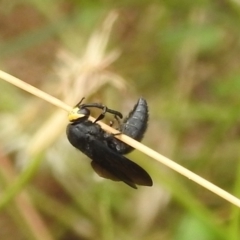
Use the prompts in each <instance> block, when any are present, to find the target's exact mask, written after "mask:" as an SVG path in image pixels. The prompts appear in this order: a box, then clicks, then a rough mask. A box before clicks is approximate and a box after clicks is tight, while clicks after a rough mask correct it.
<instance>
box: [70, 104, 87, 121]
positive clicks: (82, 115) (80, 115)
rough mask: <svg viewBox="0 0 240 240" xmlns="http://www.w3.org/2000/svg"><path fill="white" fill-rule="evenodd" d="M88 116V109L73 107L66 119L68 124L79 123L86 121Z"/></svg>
mask: <svg viewBox="0 0 240 240" xmlns="http://www.w3.org/2000/svg"><path fill="white" fill-rule="evenodd" d="M89 116H90V110H89V109H87V108H81V107H75V108H73V109H72V110H71V111H70V112H69V114H68V119H69V121H70V122H79V121H84V120H86V119H88V117H89Z"/></svg>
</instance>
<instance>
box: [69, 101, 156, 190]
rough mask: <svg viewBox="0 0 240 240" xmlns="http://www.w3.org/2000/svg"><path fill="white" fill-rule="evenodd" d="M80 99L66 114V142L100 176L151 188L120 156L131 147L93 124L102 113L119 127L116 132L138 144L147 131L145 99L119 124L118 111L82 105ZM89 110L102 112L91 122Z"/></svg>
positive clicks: (140, 172) (141, 173) (142, 172)
mask: <svg viewBox="0 0 240 240" xmlns="http://www.w3.org/2000/svg"><path fill="white" fill-rule="evenodd" d="M82 100H83V99H82ZM82 100H81V101H80V102H79V103H78V104H77V105H76V107H75V108H73V110H72V111H71V112H70V113H69V121H70V123H69V124H68V126H67V130H66V133H67V137H68V140H69V142H70V143H71V144H72V145H73V146H74V147H75V148H77V149H79V150H80V151H81V152H83V153H84V154H85V155H87V156H88V157H89V158H90V159H91V160H92V161H91V166H92V168H93V169H94V171H95V172H96V173H97V174H98V175H100V176H101V177H103V178H107V179H111V180H113V181H123V182H124V183H126V184H127V185H129V186H130V187H132V188H137V186H136V185H143V186H152V184H153V182H152V179H151V177H150V176H149V174H148V173H147V172H146V171H145V170H144V169H143V168H142V167H140V166H139V165H137V164H136V163H134V162H132V161H131V160H129V159H128V158H126V157H125V156H123V154H126V153H129V152H131V151H132V150H133V148H132V147H130V146H129V145H127V144H126V143H123V142H121V141H120V140H118V139H116V138H115V137H114V135H113V134H111V133H108V132H106V131H104V130H103V129H102V128H101V126H100V125H99V124H97V122H98V121H99V120H101V119H103V118H104V117H105V114H106V113H110V114H112V115H114V117H115V119H117V121H118V124H119V127H118V128H116V129H117V130H119V131H120V133H123V134H126V135H128V136H129V137H132V138H134V139H136V140H139V141H140V140H141V139H142V138H143V135H144V133H145V131H146V128H147V121H148V106H147V102H146V100H144V99H143V98H140V99H139V100H138V102H137V104H136V105H135V106H134V108H133V110H132V111H131V112H130V114H129V116H128V117H127V118H126V119H125V120H124V121H123V123H121V122H120V119H121V118H122V114H121V113H120V112H118V111H116V110H113V109H109V108H107V107H106V106H105V105H102V104H99V103H90V104H82ZM89 108H100V109H102V113H101V114H100V115H99V116H98V117H97V119H96V120H95V121H94V122H92V121H90V120H89V116H90V110H89Z"/></svg>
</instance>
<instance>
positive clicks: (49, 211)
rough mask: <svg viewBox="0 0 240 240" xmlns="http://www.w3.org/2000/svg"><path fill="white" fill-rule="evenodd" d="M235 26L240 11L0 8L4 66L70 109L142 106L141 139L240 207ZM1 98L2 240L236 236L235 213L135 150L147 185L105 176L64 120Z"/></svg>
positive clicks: (9, 92) (132, 5)
mask: <svg viewBox="0 0 240 240" xmlns="http://www.w3.org/2000/svg"><path fill="white" fill-rule="evenodd" d="M239 29H240V2H239V1H230V0H229V1H228V0H219V1H206V0H205V1H192V2H191V1H180V2H179V1H174V0H169V1H154V0H149V1H146V0H145V1H136V0H133V1H131V2H130V1H119V2H116V1H78V0H75V1H73V0H70V1H64V0H62V1H60V0H58V1H57V0H49V1H40V0H25V1H24V0H23V1H21V0H20V1H19V0H18V1H16V0H12V1H7V0H2V1H1V2H0V64H1V70H4V71H6V72H8V73H10V74H12V75H14V76H16V77H19V78H20V79H22V80H24V81H25V82H28V83H30V84H32V85H34V86H36V87H38V88H40V89H42V90H44V91H46V92H48V93H50V94H51V95H53V96H56V97H58V98H60V99H61V100H63V101H64V102H66V103H68V104H69V105H72V106H73V105H74V104H76V103H77V102H78V101H79V100H80V99H81V98H82V97H83V96H85V97H86V102H102V103H104V104H105V105H107V106H109V107H111V108H112V109H116V110H119V111H121V112H122V113H123V114H124V115H127V114H128V112H129V111H130V110H131V109H132V107H133V105H134V104H135V103H136V102H137V99H138V98H139V97H140V96H143V97H144V98H145V99H147V101H148V104H149V109H150V120H149V127H148V131H147V133H146V134H145V138H144V140H143V143H144V144H146V145H147V146H149V147H151V148H153V149H154V150H156V151H158V152H160V153H161V154H163V155H165V156H167V157H169V158H171V159H173V160H174V161H176V162H177V163H179V164H181V165H183V166H184V167H186V168H188V169H190V170H191V171H193V172H195V173H197V174H199V175H200V176H202V177H204V178H206V179H208V180H209V181H211V182H213V183H214V184H216V185H217V186H219V187H221V188H223V189H225V190H227V191H229V192H231V193H233V194H234V195H236V196H239V197H240V165H239V133H240V121H239V120H240V116H239V115H240V114H239V113H240V111H239V107H240V94H239V91H240V67H239V66H240V60H239V56H240V31H239ZM0 92H1V94H0V111H1V113H0V116H1V117H0V166H1V167H0V192H1V194H0V211H1V212H0V229H1V230H0V239H5V240H11V239H20V240H21V239H40V240H42V239H44V240H47V239H61V240H65V239H66V240H74V239H84V240H85V239H101V240H112V239H119V240H132V239H144V240H169V239H171V240H172V239H173V240H192V239H195V240H221V239H228V240H238V239H239V234H240V233H239V228H240V222H239V209H238V208H237V207H235V206H232V205H231V204H230V203H228V202H226V201H225V200H223V199H221V198H219V197H218V196H216V195H215V194H213V193H211V192H209V191H208V190H205V189H204V188H202V187H200V186H198V185H197V184H195V183H193V182H191V181H190V180H188V179H186V178H184V177H182V176H180V175H179V174H177V173H175V172H173V171H172V170H171V169H168V168H167V167H165V166H163V165H161V164H159V163H157V162H155V161H153V160H152V159H150V158H149V157H147V156H145V155H143V154H142V153H141V152H139V151H135V152H133V153H131V154H130V155H129V158H130V159H132V160H134V161H136V162H137V163H138V164H140V165H141V166H143V167H144V168H145V169H146V170H147V171H148V172H149V173H150V175H151V176H152V178H153V181H154V185H153V187H151V188H148V187H140V188H139V189H138V190H133V189H131V188H129V187H128V186H126V185H125V184H123V183H116V182H112V181H109V180H102V179H100V178H99V177H98V176H96V174H95V173H94V172H93V170H92V169H91V167H90V164H89V163H90V160H89V159H87V157H85V156H84V155H83V154H82V153H80V152H78V151H76V150H75V149H74V148H73V147H72V146H71V145H70V144H69V143H68V142H67V140H66V136H65V127H66V125H67V124H68V122H67V113H66V112H64V111H62V110H61V109H57V108H56V107H54V106H52V105H50V104H49V103H47V102H45V101H43V100H41V99H38V98H37V97H35V96H32V95H30V94H28V93H27V92H24V91H23V90H21V89H17V88H16V87H14V86H12V85H10V84H8V83H6V82H4V81H3V80H1V81H0ZM94 114H95V116H96V114H97V113H93V115H94ZM110 120H111V119H110ZM106 122H109V119H106Z"/></svg>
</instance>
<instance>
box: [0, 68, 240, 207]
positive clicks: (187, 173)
mask: <svg viewBox="0 0 240 240" xmlns="http://www.w3.org/2000/svg"><path fill="white" fill-rule="evenodd" d="M0 78H2V79H3V80H5V81H7V82H9V83H11V84H13V85H15V86H17V87H19V88H21V89H23V90H25V91H27V92H29V93H31V94H33V95H35V96H37V97H39V98H42V99H44V100H45V101H47V102H49V103H52V104H53V105H55V106H57V107H59V108H62V109H63V110H65V111H68V112H69V111H71V110H72V107H70V106H68V105H67V104H65V103H63V102H62V101H60V100H59V99H56V98H54V97H53V96H51V95H49V94H47V93H45V92H42V91H41V90H40V89H37V88H35V87H33V86H31V85H30V84H27V83H25V82H23V81H22V80H20V79H18V78H16V77H13V76H11V75H10V74H8V73H6V72H3V71H1V70H0ZM90 120H92V121H94V120H95V119H94V118H93V117H90ZM98 123H99V124H100V125H101V127H102V128H103V129H104V130H106V131H108V132H111V133H113V134H116V133H119V132H118V131H117V130H116V129H113V128H111V127H110V126H108V125H106V124H104V123H102V122H98ZM115 137H116V138H118V139H119V140H121V141H123V142H125V143H127V144H129V145H130V146H132V147H134V148H135V149H138V150H139V151H141V152H143V153H145V154H146V155H148V156H150V157H152V158H153V159H155V160H157V161H158V162H161V163H162V164H164V165H166V166H168V167H169V168H171V169H173V170H175V171H176V172H178V173H180V174H182V175H183V176H185V177H186V178H188V179H190V180H192V181H194V182H196V183H197V184H199V185H201V186H202V187H204V188H206V189H208V190H209V191H211V192H213V193H215V194H216V195H218V196H220V197H222V198H223V199H225V200H227V201H228V202H230V203H232V204H234V205H236V206H238V207H240V199H238V198H237V197H235V196H233V195H231V194H230V193H228V192H226V191H225V190H223V189H221V188H219V187H217V186H216V185H214V184H212V183H211V182H209V181H207V180H206V179H204V178H202V177H200V176H199V175H197V174H195V173H193V172H191V171H189V170H188V169H186V168H184V167H182V166H181V165H179V164H177V163H175V162H174V161H172V160H170V159H169V158H167V157H164V156H163V155H161V154H159V153H158V152H156V151H154V150H152V149H151V148H149V147H147V146H145V145H143V144H142V143H140V142H137V141H136V140H134V139H132V138H130V137H128V136H126V135H124V134H120V135H116V136H115Z"/></svg>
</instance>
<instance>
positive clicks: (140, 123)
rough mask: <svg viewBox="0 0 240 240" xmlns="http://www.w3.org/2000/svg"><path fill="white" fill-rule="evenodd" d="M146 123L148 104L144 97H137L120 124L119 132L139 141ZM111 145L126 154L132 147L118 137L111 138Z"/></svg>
mask: <svg viewBox="0 0 240 240" xmlns="http://www.w3.org/2000/svg"><path fill="white" fill-rule="evenodd" d="M147 125H148V105H147V101H146V100H145V99H144V98H139V100H138V102H137V104H136V105H135V106H134V108H133V110H132V111H131V112H130V113H129V115H128V117H126V118H125V119H124V121H123V123H122V124H121V126H120V129H119V130H120V132H121V133H123V134H125V135H127V136H129V137H131V138H133V139H135V140H137V141H141V140H142V138H143V136H144V133H145V131H146V129H147ZM111 147H112V148H114V149H115V150H116V151H117V152H119V153H121V154H127V153H129V152H131V151H132V150H133V148H132V147H131V146H129V145H127V144H125V143H123V142H121V141H119V140H118V139H114V140H113V144H111Z"/></svg>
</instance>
